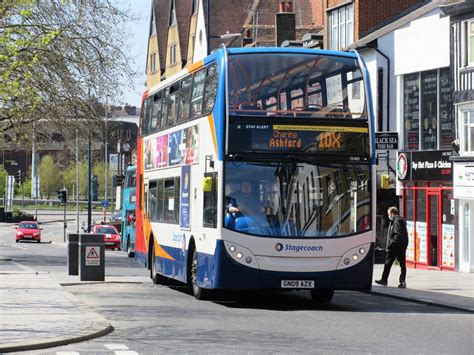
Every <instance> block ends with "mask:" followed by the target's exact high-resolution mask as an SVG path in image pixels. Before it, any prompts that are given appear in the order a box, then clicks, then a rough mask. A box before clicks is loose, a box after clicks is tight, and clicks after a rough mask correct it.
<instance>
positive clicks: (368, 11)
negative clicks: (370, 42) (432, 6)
mask: <svg viewBox="0 0 474 355" xmlns="http://www.w3.org/2000/svg"><path fill="white" fill-rule="evenodd" d="M356 2H357V3H358V11H357V12H358V17H359V31H358V33H359V35H366V34H368V33H370V32H372V31H373V30H374V29H375V28H378V27H380V25H383V23H384V22H387V23H389V22H390V21H387V20H389V19H392V18H393V17H395V16H397V15H399V14H401V13H402V12H404V11H405V10H408V9H410V8H411V7H418V5H422V4H424V3H426V2H427V1H420V0H397V1H393V0H385V1H367V0H357V1H356Z"/></svg>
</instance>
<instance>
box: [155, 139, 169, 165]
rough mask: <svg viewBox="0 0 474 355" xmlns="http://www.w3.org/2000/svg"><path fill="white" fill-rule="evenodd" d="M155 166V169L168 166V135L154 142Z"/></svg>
mask: <svg viewBox="0 0 474 355" xmlns="http://www.w3.org/2000/svg"><path fill="white" fill-rule="evenodd" d="M156 153H157V154H156V164H155V167H157V168H163V167H165V166H168V135H167V134H165V135H164V136H160V137H158V139H157V141H156Z"/></svg>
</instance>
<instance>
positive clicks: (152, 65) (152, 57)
mask: <svg viewBox="0 0 474 355" xmlns="http://www.w3.org/2000/svg"><path fill="white" fill-rule="evenodd" d="M150 72H151V73H152V74H153V73H155V72H156V53H153V54H151V55H150Z"/></svg>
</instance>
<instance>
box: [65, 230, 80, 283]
mask: <svg viewBox="0 0 474 355" xmlns="http://www.w3.org/2000/svg"><path fill="white" fill-rule="evenodd" d="M67 270H68V275H79V234H72V233H68V235H67Z"/></svg>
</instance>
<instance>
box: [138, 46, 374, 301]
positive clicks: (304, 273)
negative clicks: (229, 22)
mask: <svg viewBox="0 0 474 355" xmlns="http://www.w3.org/2000/svg"><path fill="white" fill-rule="evenodd" d="M368 80H369V79H368V77H367V70H366V68H365V64H364V63H363V61H362V59H361V58H360V57H359V55H358V53H357V52H350V53H343V52H332V51H320V50H310V49H301V48H299V49H295V48H251V49H250V48H232V49H226V48H221V49H219V50H217V51H215V52H214V53H212V54H211V55H210V56H209V57H207V58H206V59H205V60H204V61H203V62H200V63H197V64H195V65H193V66H191V67H190V69H185V70H183V71H181V72H180V73H179V74H176V75H175V76H173V77H171V78H168V79H167V80H165V81H164V82H162V83H160V84H158V85H157V86H156V87H154V88H152V89H151V90H150V91H149V92H147V93H146V94H145V96H144V102H143V108H142V116H141V122H140V137H139V140H138V153H137V155H138V159H137V160H138V162H137V231H136V233H137V238H136V244H135V249H136V258H137V261H138V262H139V263H140V264H142V265H143V266H146V267H148V269H150V276H151V278H152V279H153V281H154V282H155V283H166V282H168V280H169V279H174V280H177V281H180V282H183V283H186V284H188V285H189V287H190V289H192V291H193V293H194V296H195V297H196V298H198V299H205V298H207V297H210V296H211V295H212V293H213V290H214V289H281V288H285V289H288V288H289V289H304V290H309V291H311V294H312V296H313V300H315V301H317V302H321V301H330V300H331V299H332V297H333V294H334V290H370V288H371V283H372V269H373V253H374V242H375V213H374V208H375V180H374V177H375V166H374V164H375V155H374V127H373V122H374V120H373V113H372V108H371V102H370V92H369V90H370V85H369V83H368Z"/></svg>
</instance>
